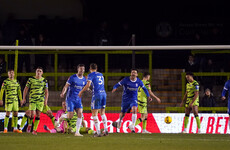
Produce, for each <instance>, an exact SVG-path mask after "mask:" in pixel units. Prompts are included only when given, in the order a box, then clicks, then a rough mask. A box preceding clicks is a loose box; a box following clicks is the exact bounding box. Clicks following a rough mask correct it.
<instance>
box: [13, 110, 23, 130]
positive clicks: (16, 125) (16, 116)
mask: <svg viewBox="0 0 230 150" xmlns="http://www.w3.org/2000/svg"><path fill="white" fill-rule="evenodd" d="M13 116H14V125H13V127H14V130H13V132H15V133H22V131H21V130H18V112H17V111H14V112H13Z"/></svg>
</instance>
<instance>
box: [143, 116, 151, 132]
mask: <svg viewBox="0 0 230 150" xmlns="http://www.w3.org/2000/svg"><path fill="white" fill-rule="evenodd" d="M147 118H148V113H146V114H143V131H142V133H151V132H149V131H147V130H146V127H147Z"/></svg>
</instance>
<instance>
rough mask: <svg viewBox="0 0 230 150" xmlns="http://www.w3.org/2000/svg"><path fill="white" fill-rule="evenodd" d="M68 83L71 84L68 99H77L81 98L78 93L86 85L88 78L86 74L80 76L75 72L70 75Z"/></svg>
mask: <svg viewBox="0 0 230 150" xmlns="http://www.w3.org/2000/svg"><path fill="white" fill-rule="evenodd" d="M66 83H67V84H69V88H68V92H67V96H66V100H77V99H79V97H78V93H79V92H80V91H81V90H82V89H83V87H84V86H85V85H86V83H87V80H86V78H85V77H84V76H83V77H82V78H79V77H78V76H77V75H76V74H74V75H72V76H70V77H69V79H68V80H67V82H66Z"/></svg>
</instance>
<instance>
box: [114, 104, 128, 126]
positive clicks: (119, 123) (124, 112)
mask: <svg viewBox="0 0 230 150" xmlns="http://www.w3.org/2000/svg"><path fill="white" fill-rule="evenodd" d="M128 109H130V105H129V103H126V102H124V101H123V100H122V102H121V113H120V114H119V119H118V121H117V126H116V127H117V128H118V129H120V127H121V122H122V119H123V118H124V116H125V114H126V112H127V111H128Z"/></svg>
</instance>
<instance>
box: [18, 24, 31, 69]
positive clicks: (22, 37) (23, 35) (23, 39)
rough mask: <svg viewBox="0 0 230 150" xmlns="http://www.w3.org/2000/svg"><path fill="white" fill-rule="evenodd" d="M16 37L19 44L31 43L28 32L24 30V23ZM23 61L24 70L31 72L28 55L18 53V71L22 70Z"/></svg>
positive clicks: (26, 44) (27, 44)
mask: <svg viewBox="0 0 230 150" xmlns="http://www.w3.org/2000/svg"><path fill="white" fill-rule="evenodd" d="M17 39H18V41H19V45H23V46H29V45H33V44H32V40H31V37H30V35H29V33H28V32H26V29H25V25H23V26H22V27H21V28H20V30H19V35H18V37H17ZM23 63H25V67H26V72H31V70H30V55H18V72H22V71H23Z"/></svg>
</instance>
